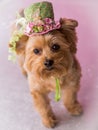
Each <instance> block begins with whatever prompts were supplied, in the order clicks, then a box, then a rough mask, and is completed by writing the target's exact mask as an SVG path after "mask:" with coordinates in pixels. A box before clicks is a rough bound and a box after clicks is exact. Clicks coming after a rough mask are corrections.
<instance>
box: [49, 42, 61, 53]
mask: <svg viewBox="0 0 98 130" xmlns="http://www.w3.org/2000/svg"><path fill="white" fill-rule="evenodd" d="M51 49H52V51H54V52H55V51H58V50H59V49H60V46H59V45H58V44H54V45H53V46H52V47H51Z"/></svg>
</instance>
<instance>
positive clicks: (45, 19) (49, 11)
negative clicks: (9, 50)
mask: <svg viewBox="0 0 98 130" xmlns="http://www.w3.org/2000/svg"><path fill="white" fill-rule="evenodd" d="M24 15H25V19H26V21H27V25H26V28H25V34H26V35H28V36H33V35H35V34H45V33H47V32H49V31H52V30H55V29H58V28H60V23H59V22H55V21H54V12H53V7H52V4H51V3H50V2H46V1H44V2H39V3H34V4H32V5H31V6H30V7H28V8H26V9H25V10H24Z"/></svg>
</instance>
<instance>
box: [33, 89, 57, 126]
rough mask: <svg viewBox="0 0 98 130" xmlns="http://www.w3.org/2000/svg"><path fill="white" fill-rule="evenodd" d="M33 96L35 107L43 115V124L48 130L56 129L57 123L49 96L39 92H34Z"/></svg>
mask: <svg viewBox="0 0 98 130" xmlns="http://www.w3.org/2000/svg"><path fill="white" fill-rule="evenodd" d="M31 94H32V96H33V101H34V104H35V107H36V109H37V110H38V112H39V113H40V115H41V118H42V121H43V124H44V125H45V126H46V127H48V128H53V127H55V125H56V123H57V121H56V118H55V116H54V114H53V111H52V109H51V106H50V103H49V99H48V96H47V95H46V94H42V93H40V92H38V91H33V92H32V93H31Z"/></svg>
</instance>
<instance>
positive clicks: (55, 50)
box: [24, 21, 76, 79]
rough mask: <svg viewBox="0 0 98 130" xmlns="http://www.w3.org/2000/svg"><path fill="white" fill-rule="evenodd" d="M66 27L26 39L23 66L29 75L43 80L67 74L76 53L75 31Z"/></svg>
mask: <svg viewBox="0 0 98 130" xmlns="http://www.w3.org/2000/svg"><path fill="white" fill-rule="evenodd" d="M62 25H63V21H62ZM68 26H69V25H68ZM68 26H66V29H65V30H64V29H61V30H58V31H57V30H55V31H52V32H50V33H48V34H45V35H36V36H32V37H29V38H27V41H26V42H25V43H26V44H25V63H24V64H25V67H26V69H27V70H28V71H29V72H30V73H33V74H35V75H36V76H38V77H41V78H43V79H44V78H48V77H51V76H54V77H60V76H61V75H65V74H67V72H68V70H69V68H70V66H71V64H72V55H73V54H74V53H75V51H76V46H75V43H74V42H76V36H75V30H74V28H71V26H69V27H68Z"/></svg>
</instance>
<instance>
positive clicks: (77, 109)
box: [68, 102, 83, 116]
mask: <svg viewBox="0 0 98 130" xmlns="http://www.w3.org/2000/svg"><path fill="white" fill-rule="evenodd" d="M68 111H69V112H70V114H71V115H72V116H79V115H81V114H82V113H83V109H82V106H81V105H80V104H79V103H78V102H77V103H75V104H74V105H73V106H72V107H71V108H69V109H68Z"/></svg>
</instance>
